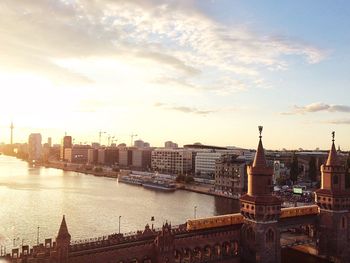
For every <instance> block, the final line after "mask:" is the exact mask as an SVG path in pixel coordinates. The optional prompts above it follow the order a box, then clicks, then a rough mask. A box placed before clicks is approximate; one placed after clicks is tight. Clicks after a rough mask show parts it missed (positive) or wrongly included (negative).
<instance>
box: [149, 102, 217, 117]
mask: <svg viewBox="0 0 350 263" xmlns="http://www.w3.org/2000/svg"><path fill="white" fill-rule="evenodd" d="M154 106H155V107H159V108H162V109H165V110H171V111H178V112H182V113H193V114H198V115H204V116H205V115H208V114H210V113H214V112H216V110H199V109H197V108H193V107H187V106H173V105H168V104H165V103H161V102H156V103H155V104H154Z"/></svg>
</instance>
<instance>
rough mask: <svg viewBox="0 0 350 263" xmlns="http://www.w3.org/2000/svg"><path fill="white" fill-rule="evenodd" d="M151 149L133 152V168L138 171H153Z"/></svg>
mask: <svg viewBox="0 0 350 263" xmlns="http://www.w3.org/2000/svg"><path fill="white" fill-rule="evenodd" d="M151 154H152V151H151V150H150V149H142V148H141V149H140V148H139V149H134V150H132V168H133V169H137V170H143V171H148V170H150V169H151Z"/></svg>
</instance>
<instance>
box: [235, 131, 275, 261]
mask: <svg viewBox="0 0 350 263" xmlns="http://www.w3.org/2000/svg"><path fill="white" fill-rule="evenodd" d="M262 128H263V127H262V126H259V132H260V136H259V145H258V149H257V151H256V154H255V158H254V162H253V164H252V165H250V166H248V168H247V169H248V192H247V194H246V195H244V196H242V197H241V198H240V201H241V214H242V215H243V217H244V224H243V226H242V233H241V238H242V251H241V253H242V257H241V258H242V259H244V261H243V262H249V263H279V262H281V249H280V233H279V229H278V219H279V216H280V213H281V201H280V200H279V199H278V198H277V197H276V196H273V195H272V192H273V185H272V174H273V169H272V168H271V167H268V165H267V163H266V158H265V152H264V148H263V144H262V139H261V138H262V136H261V133H262Z"/></svg>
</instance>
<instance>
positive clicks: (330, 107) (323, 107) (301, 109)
mask: <svg viewBox="0 0 350 263" xmlns="http://www.w3.org/2000/svg"><path fill="white" fill-rule="evenodd" d="M321 111H327V112H350V106H347V105H337V104H326V103H323V102H316V103H311V104H309V105H305V106H294V108H293V110H292V111H290V112H283V113H282V114H283V115H294V114H306V113H314V112H321Z"/></svg>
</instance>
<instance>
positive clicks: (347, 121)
mask: <svg viewBox="0 0 350 263" xmlns="http://www.w3.org/2000/svg"><path fill="white" fill-rule="evenodd" d="M325 123H327V124H346V125H349V124H350V119H338V120H329V121H326V122H325Z"/></svg>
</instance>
